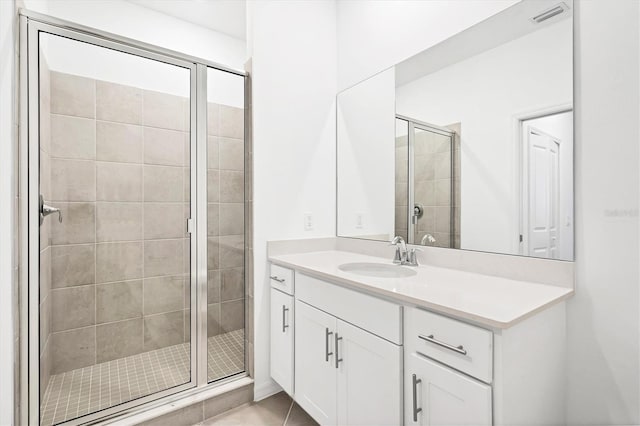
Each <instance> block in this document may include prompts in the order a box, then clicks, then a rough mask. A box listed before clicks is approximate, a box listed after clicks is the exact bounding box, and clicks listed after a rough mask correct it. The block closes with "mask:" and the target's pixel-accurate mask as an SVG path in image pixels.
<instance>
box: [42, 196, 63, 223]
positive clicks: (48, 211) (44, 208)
mask: <svg viewBox="0 0 640 426" xmlns="http://www.w3.org/2000/svg"><path fill="white" fill-rule="evenodd" d="M52 213H58V222H60V223H62V212H61V211H60V209H57V208H55V207H51V206H48V205H46V204H45V203H44V197H43V196H42V194H40V225H42V224H43V223H44V218H45V217H47V216H49V215H50V214H52Z"/></svg>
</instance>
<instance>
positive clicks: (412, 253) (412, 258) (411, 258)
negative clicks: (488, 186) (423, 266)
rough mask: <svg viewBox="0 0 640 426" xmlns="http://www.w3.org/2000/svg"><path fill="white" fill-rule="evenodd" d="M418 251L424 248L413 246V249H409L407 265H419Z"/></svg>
mask: <svg viewBox="0 0 640 426" xmlns="http://www.w3.org/2000/svg"><path fill="white" fill-rule="evenodd" d="M417 251H422V249H419V248H415V247H413V248H411V250H409V253H408V255H407V265H409V266H419V264H418V256H417V255H416V252H417Z"/></svg>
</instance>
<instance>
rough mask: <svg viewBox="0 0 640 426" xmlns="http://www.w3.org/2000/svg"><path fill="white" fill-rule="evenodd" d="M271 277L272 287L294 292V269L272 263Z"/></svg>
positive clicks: (288, 292) (290, 292)
mask: <svg viewBox="0 0 640 426" xmlns="http://www.w3.org/2000/svg"><path fill="white" fill-rule="evenodd" d="M269 279H270V281H271V287H273V288H277V289H278V290H280V291H284V292H285V293H287V294H293V270H291V269H287V268H283V267H282V266H278V265H273V264H272V265H271V271H270V273H269Z"/></svg>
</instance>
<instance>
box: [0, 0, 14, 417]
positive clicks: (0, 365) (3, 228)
mask: <svg viewBox="0 0 640 426" xmlns="http://www.w3.org/2000/svg"><path fill="white" fill-rule="evenodd" d="M14 22H15V14H14V5H13V2H9V1H0V206H1V207H0V236H1V237H0V425H10V424H12V423H13V403H14V398H13V394H14V388H13V385H14V381H13V379H14V359H13V354H14V352H13V351H14V347H13V342H14V332H13V331H14V330H13V327H14V323H13V319H14V315H15V314H16V311H17V309H16V306H14V300H15V299H14V295H13V289H14V255H15V254H14V236H15V234H14V222H13V221H14V214H13V206H14V205H15V203H14V198H15V196H16V194H15V190H14V188H15V183H16V180H15V177H14V175H13V171H14V155H15V151H14V148H15V142H14V141H15V131H16V126H15V114H14V87H15V83H14V66H15V62H14V54H15V50H14V44H15V38H14Z"/></svg>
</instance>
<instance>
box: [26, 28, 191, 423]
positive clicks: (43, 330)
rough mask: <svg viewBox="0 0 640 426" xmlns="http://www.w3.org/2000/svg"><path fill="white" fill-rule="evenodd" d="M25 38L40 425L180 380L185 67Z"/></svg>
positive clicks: (186, 335) (183, 354)
mask: <svg viewBox="0 0 640 426" xmlns="http://www.w3.org/2000/svg"><path fill="white" fill-rule="evenodd" d="M39 34H40V35H39V46H40V51H39V70H38V77H39V130H40V131H39V133H40V137H39V149H38V151H39V188H40V190H39V192H40V194H41V196H42V205H41V227H40V248H39V251H40V280H39V314H40V315H39V317H40V324H39V334H40V338H39V340H40V350H39V361H40V362H39V364H40V420H41V424H43V425H50V424H57V423H61V422H64V421H68V420H71V419H75V418H78V417H81V416H84V415H88V414H92V413H96V412H98V411H100V410H105V409H109V408H111V407H115V406H117V405H119V404H123V403H127V402H130V401H133V400H136V399H140V398H144V397H147V396H149V395H152V394H160V393H162V392H165V393H167V391H168V390H169V389H172V388H174V390H177V389H178V388H181V387H182V388H183V387H185V386H187V387H188V386H190V385H192V384H193V383H194V382H193V381H192V378H191V376H192V374H191V373H192V366H193V365H194V364H193V362H192V358H193V348H194V347H195V345H192V344H191V329H192V324H195V322H194V321H195V319H194V318H195V317H193V316H192V315H191V312H192V309H191V301H192V298H191V287H192V285H193V282H192V278H191V277H192V274H191V271H192V267H191V264H192V263H191V248H192V241H191V235H190V233H189V232H188V230H187V220H188V219H189V218H190V216H191V213H190V212H191V201H190V200H191V167H190V164H191V161H190V159H191V155H190V152H191V148H190V147H191V145H192V144H191V140H192V138H191V123H192V120H191V105H192V102H191V93H192V92H191V90H192V88H191V75H192V73H193V69H192V64H189V63H185V64H184V65H183V66H179V65H176V64H174V63H175V62H176V61H173V60H172V61H166V62H165V61H161V60H154V59H149V58H146V57H142V56H137V55H134V54H130V53H124V52H123V51H118V50H114V49H110V48H106V47H100V46H98V45H94V44H89V43H85V42H80V41H76V40H72V39H69V38H64V37H60V36H57V35H52V34H47V33H44V32H40V33H39ZM169 62H172V63H169Z"/></svg>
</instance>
